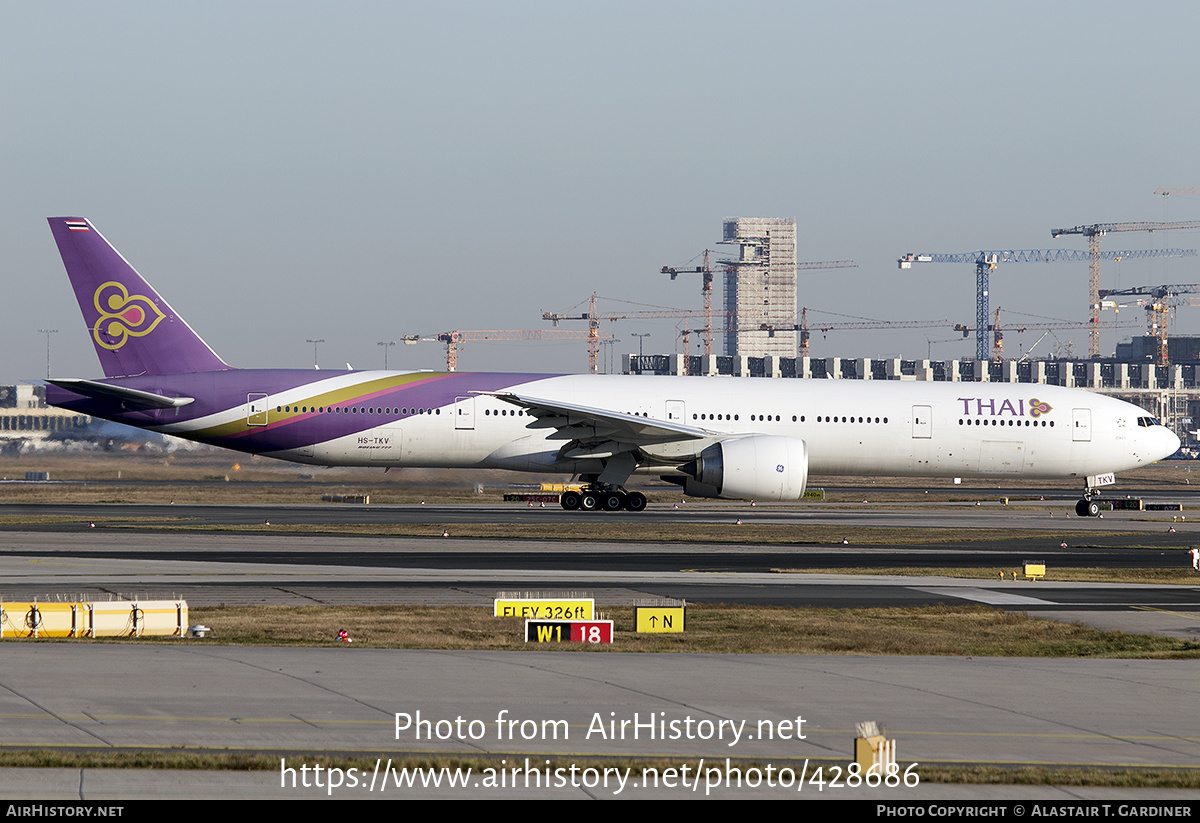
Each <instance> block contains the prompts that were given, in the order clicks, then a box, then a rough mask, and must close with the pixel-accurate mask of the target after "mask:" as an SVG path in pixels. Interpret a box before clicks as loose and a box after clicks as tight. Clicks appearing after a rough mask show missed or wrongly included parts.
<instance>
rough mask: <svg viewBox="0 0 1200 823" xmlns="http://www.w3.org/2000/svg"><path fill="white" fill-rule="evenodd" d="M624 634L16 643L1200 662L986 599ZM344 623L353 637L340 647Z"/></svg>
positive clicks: (218, 622) (267, 615) (222, 619)
mask: <svg viewBox="0 0 1200 823" xmlns="http://www.w3.org/2000/svg"><path fill="white" fill-rule="evenodd" d="M598 617H600V618H609V619H612V620H613V621H614V630H615V631H614V634H615V636H616V642H614V643H612V644H611V645H595V646H593V645H589V644H586V643H562V644H549V643H547V644H538V643H525V641H524V639H523V630H524V623H523V621H521V620H520V619H513V618H497V617H492V615H491V610H490V609H486V608H467V607H453V608H448V607H441V608H438V607H428V606H373V607H367V606H296V607H292V606H238V607H226V608H194V609H192V610H191V612H190V618H189V620H190V622H191V623H193V624H195V623H202V624H204V625H206V626H208V627H210V628H211V629H212V634H211V635H210V636H209V637H208V638H206V639H204V640H186V641H181V640H179V639H177V638H175V639H165V638H164V639H157V640H156V639H154V638H141V639H107V640H51V639H43V640H28V639H26V640H20V639H16V640H9V641H6V642H18V643H20V642H41V643H54V642H62V643H95V642H110V643H111V642H118V643H143V644H144V643H154V642H168V643H180V642H187V643H217V644H231V643H232V644H237V645H244V646H293V647H298V646H302V647H326V646H328V647H334V646H336V647H341V648H342V649H343V650H344V652H345V653H347V654H353V653H354V652H355V650H356V649H360V648H373V649H450V650H487V651H491V650H495V651H505V650H507V651H532V652H538V653H545V654H555V653H584V654H606V653H612V652H657V653H663V652H674V653H683V654H814V655H816V654H849V655H921V656H934V655H936V656H957V657H1047V658H1052V657H1053V658H1058V657H1073V658H1081V657H1090V658H1131V659H1150V658H1154V659H1195V658H1200V642H1196V641H1191V640H1181V639H1176V638H1170V637H1159V636H1155V635H1140V634H1129V633H1125V632H1118V631H1104V630H1101V629H1096V628H1091V627H1089V626H1084V625H1082V624H1078V623H1059V622H1056V621H1050V620H1043V619H1040V618H1034V617H1030V616H1028V615H1024V614H1019V613H1015V612H1006V611H1001V610H999V609H994V608H991V607H989V606H983V605H953V606H951V605H938V606H910V607H900V608H870V609H822V608H813V607H802V608H789V607H783V606H758V607H755V606H727V605H691V606H689V607H688V608H687V614H686V621H687V629H686V631H685V632H683V633H681V634H636V633H635V632H634V609H633V608H632V607H622V608H611V609H606V610H605V611H604V613H603V614H601V615H599V616H598ZM341 629H344V630H346V632H347V633H348V634H349V636H350V637H351V638H352V640H353V641H354V642H353V643H352V644H347V643H341V642H338V640H337V633H338V631H339V630H341Z"/></svg>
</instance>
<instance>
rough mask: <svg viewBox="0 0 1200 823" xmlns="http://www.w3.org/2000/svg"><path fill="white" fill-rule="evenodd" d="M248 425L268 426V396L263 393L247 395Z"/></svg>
mask: <svg viewBox="0 0 1200 823" xmlns="http://www.w3.org/2000/svg"><path fill="white" fill-rule="evenodd" d="M246 425H247V426H265V425H267V395H266V394H264V393H262V392H250V394H247V395H246Z"/></svg>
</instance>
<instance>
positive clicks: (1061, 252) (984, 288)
mask: <svg viewBox="0 0 1200 823" xmlns="http://www.w3.org/2000/svg"><path fill="white" fill-rule="evenodd" d="M1195 253H1196V250H1195V249H1139V250H1138V251H1106V252H1102V251H1099V250H1096V251H1095V252H1094V255H1095V259H1097V260H1143V259H1147V258H1151V257H1185V256H1188V255H1193V254H1195ZM1091 259H1093V258H1092V254H1089V253H1088V252H1082V251H1077V250H1075V249H1005V250H991V251H987V250H984V251H969V252H962V253H960V254H930V253H927V254H915V253H912V252H910V253H909V254H906V255H904V256H903V257H901V258H900V259H899V260H898V261H897V263H899V265H900V268H902V269H909V268H912V265H913V263H974V264H975V326H974V329H975V358H976V359H977V360H988V359H989V357H988V340H987V326H988V276H989V275H990V274H991V272H992V270H993V269H995V268H996V266H998V265H999V264H1001V263H1081V262H1083V261H1085V260H1091ZM1092 322H1096V323H1098V322H1099V318H1098V317H1096V318H1092Z"/></svg>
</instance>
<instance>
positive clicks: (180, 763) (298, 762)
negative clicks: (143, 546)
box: [0, 749, 1200, 789]
mask: <svg viewBox="0 0 1200 823" xmlns="http://www.w3.org/2000/svg"><path fill="white" fill-rule="evenodd" d="M376 756H377V757H379V758H380V759H383V760H388V759H390V760H391V763H392V766H393V767H394V768H395V769H397V770H399V769H404V768H407V769H418V768H419V769H471V770H472V772H483V771H485V770H487V769H499V768H502V767H508V768H511V765H512V762H511V759H510V756H508V755H500V754H497V755H493V756H464V755H453V754H448V755H445V756H440V757H432V756H429V755H416V754H413V755H405V754H401V753H396V752H379V753H378V754H377V755H376ZM504 760H508V762H507V763H503V764H502V761H504ZM547 760H549V761H550V762H549V764H548V765H547V764H546V761H547ZM732 760H733V765H734V767H735V768H739V769H742V770H743V771H745V770H746V769H749V768H753V767H755V766H757V767H759V768H765V767H766V765H767V761H763V760H759V759H754V758H747V759H738V758H733V759H732ZM769 762H770V764H771V765H773V766H774V767H775V768H776V771H778V769H779V768H780V767H782V766H785V765H791V766H793V767H795V768H796V770H797V772H798V771H799V764H798V763H796V762H793V761H789V760H785V759H777V758H772V759H771V760H770V761H769ZM537 764H538V766H539V769H545V768H549V769H551V770H554V769H556V768H570V767H571V766H575V767H576V768H578V769H586V768H596V769H604V768H617V769H622V770H624V769H632V770H633V772H634V773H636V774H638V775H640V774H641V773H642V771H643V770H645V769H658V770H659V771H660V772H661V771H663V770H665V769H671V768H673V769H677V770H678V769H679V768H680V767H682V766H683V765H685V764H686V765H688V766H689V767H690V769H691V771H692V772H693V773H694V772H695V770H696V769H697V767H698V766H699V761H698V760H696V759H690V758H682V759H671V760H667V759H663V758H639V757H615V758H570V759H566V758H563V757H561V756H556V755H549V756H542V757H539V758H537ZM317 765H320V766H322V767H324V768H327V769H328V768H339V769H342V770H348V769H351V768H356V769H358V770H359V773H360V774H371V773H372V772H373V771H374V769H375V766H376V760H375V756H370V755H364V754H362V753H353V754H348V755H346V756H344V757H339V756H337V755H334V754H330V753H329V752H312V753H311V754H305V753H297V752H288V753H287V754H286V755H280V754H268V753H254V752H222V751H210V750H191V749H189V750H184V749H169V750H161V749H154V750H138V751H94V750H89V751H72V750H49V749H28V750H10V751H3V752H0V768H72V769H172V770H174V769H179V770H200V771H259V772H274V773H278V772H279V771H280V769H281V767H283V766H286V767H288V768H292V769H295V770H297V772H298V771H299V770H300V768H301V767H302V766H308V767H309V769H310V770H311V769H313V767H315V766H317ZM705 765H706V767H708V768H711V763H708V762H706V764H705ZM904 765H905V764H904V763H903V762H902V763H901V767H902V773H903V766H904ZM835 766H836V767H840V768H842V769H843V770H844V769H845V767H846V761H845V760H835V759H828V760H818V759H815V758H810V759H809V773H810V774H811V773H812V771H814V770H815V769H816V768H818V767H821V768H823V769H825V770H828V769H831V768H833V767H835ZM917 772H918V774H919V776H920V779H921V782H922V783H939V784H962V785H995V786H1107V787H1111V788H1135V789H1150V788H1153V789H1200V769H1166V768H1162V767H1147V768H1144V769H1139V768H1136V767H1129V766H1122V767H1117V768H1104V767H1098V766H1080V767H1069V766H1057V767H1043V766H1007V765H990V764H978V765H942V764H930V763H921V764H920V765H919V766H918V767H917ZM826 779H828V777H827V778H826ZM814 788H815V787H814Z"/></svg>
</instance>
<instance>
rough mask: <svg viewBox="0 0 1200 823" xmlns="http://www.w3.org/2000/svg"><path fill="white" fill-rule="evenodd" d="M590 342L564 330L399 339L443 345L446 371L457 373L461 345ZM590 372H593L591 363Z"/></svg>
mask: <svg viewBox="0 0 1200 823" xmlns="http://www.w3.org/2000/svg"><path fill="white" fill-rule="evenodd" d="M611 336H612V335H609V334H599V335H598V336H597V338H596V339H597V341H599V340H600V339H606V338H608V337H611ZM584 339H587V340H590V339H591V336H590V334H589V333H588V332H582V331H566V330H564V329H557V330H553V329H490V330H471V331H457V330H456V331H448V332H442V333H440V334H434V335H428V336H425V335H419V334H409V335H405V336H403V337H401V338H400V342H401V343H403V344H404V345H406V346H411V345H414V344H416V343H425V342H429V343H445V344H446V371H450V372H452V371H458V353H459V351H460V350H461V348H462V344H463V343H484V342H502V341H513V340H584ZM592 371H593V372H595V363H594V362H593V368H592Z"/></svg>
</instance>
